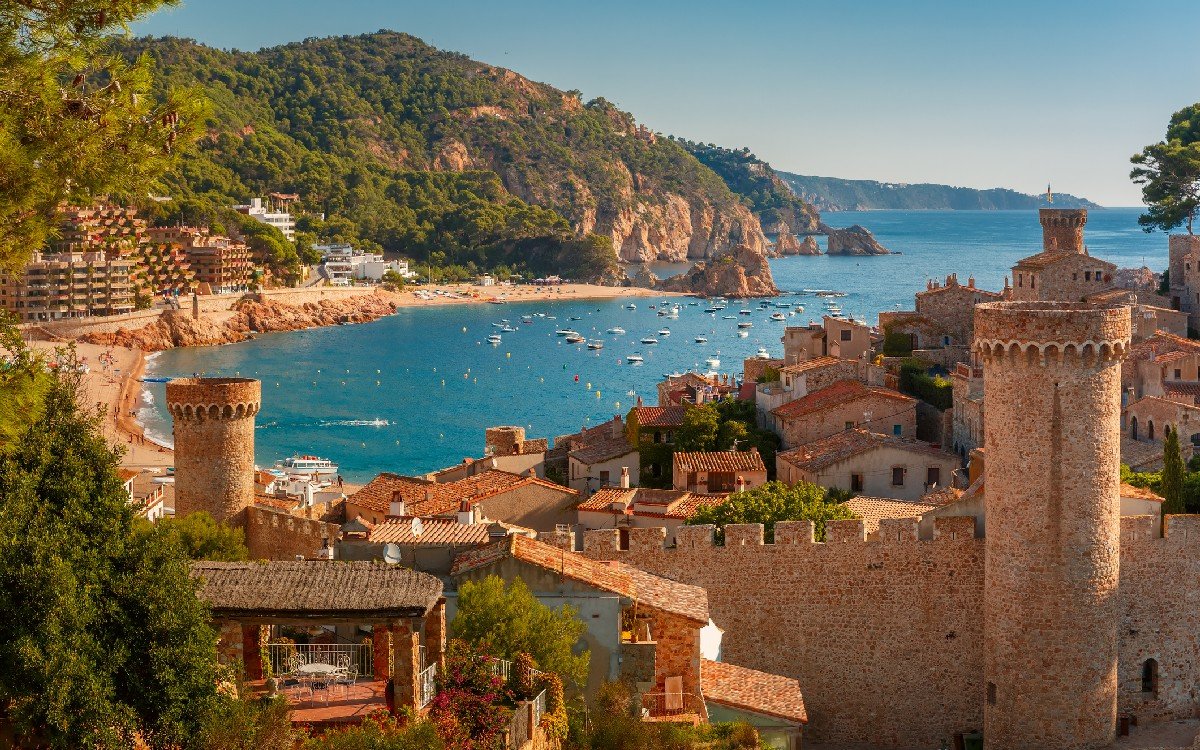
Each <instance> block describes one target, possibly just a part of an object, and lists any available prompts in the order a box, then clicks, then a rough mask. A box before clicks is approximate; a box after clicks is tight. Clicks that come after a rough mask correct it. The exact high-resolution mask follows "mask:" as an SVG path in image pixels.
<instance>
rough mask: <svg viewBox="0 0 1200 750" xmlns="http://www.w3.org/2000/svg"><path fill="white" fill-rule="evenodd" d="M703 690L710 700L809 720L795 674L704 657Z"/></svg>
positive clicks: (801, 721) (804, 721) (752, 710)
mask: <svg viewBox="0 0 1200 750" xmlns="http://www.w3.org/2000/svg"><path fill="white" fill-rule="evenodd" d="M700 690H701V692H702V693H703V694H704V700H705V701H706V702H709V703H716V704H719V705H722V706H728V707H729V708H735V709H739V710H742V711H749V712H751V713H756V714H761V715H763V716H771V717H774V718H776V719H783V720H785V721H792V722H797V723H800V724H807V723H808V713H807V712H806V711H805V709H804V695H803V694H801V692H800V683H799V682H798V681H796V680H794V679H792V678H791V677H784V676H782V675H777V674H769V673H767V672H759V671H758V670H756V669H747V668H746V667H739V666H737V665H734V664H727V663H725V662H722V661H712V660H710V659H703V660H701V662H700Z"/></svg>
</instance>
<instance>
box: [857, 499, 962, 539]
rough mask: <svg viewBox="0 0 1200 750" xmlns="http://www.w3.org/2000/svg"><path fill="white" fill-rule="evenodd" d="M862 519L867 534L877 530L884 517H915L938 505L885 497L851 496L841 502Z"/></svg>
mask: <svg viewBox="0 0 1200 750" xmlns="http://www.w3.org/2000/svg"><path fill="white" fill-rule="evenodd" d="M842 504H843V505H845V506H846V507H847V508H849V509H850V512H851V513H853V514H854V515H856V516H858V517H859V518H861V519H862V521H863V528H864V529H865V530H866V532H867V533H868V534H874V533H875V532H876V531H879V522H880V521H881V520H882V519H884V518H917V517H918V516H921V515H924V514H925V513H928V512H929V511H931V510H933V509H934V508H936V507H938V506H936V505H933V504H931V503H914V502H908V501H905V500H894V499H890V498H886V497H852V498H850V499H849V500H847V501H846V502H844V503H842Z"/></svg>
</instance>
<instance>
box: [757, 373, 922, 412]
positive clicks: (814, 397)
mask: <svg viewBox="0 0 1200 750" xmlns="http://www.w3.org/2000/svg"><path fill="white" fill-rule="evenodd" d="M872 396H874V397H879V398H886V399H891V400H892V401H895V402H896V403H897V404H916V402H917V400H916V399H915V398H912V397H911V396H905V395H904V394H903V393H900V392H899V391H893V390H891V389H890V388H880V387H878V386H872V385H866V384H864V383H862V382H860V381H858V380H839V381H837V382H836V383H834V384H832V385H829V386H826V387H824V388H821V389H820V390H816V391H813V392H812V393H809V394H808V395H806V396H803V397H801V398H798V399H796V400H795V401H789V402H788V403H786V404H784V405H783V406H779V407H776V408H775V409H773V410H772V411H771V413H772V414H774V415H775V416H777V417H779V418H781V419H799V418H800V417H804V416H807V415H809V414H815V413H817V412H820V411H824V410H826V409H831V408H833V407H836V406H842V405H845V404H849V403H852V402H854V401H857V400H859V399H863V398H868V397H872Z"/></svg>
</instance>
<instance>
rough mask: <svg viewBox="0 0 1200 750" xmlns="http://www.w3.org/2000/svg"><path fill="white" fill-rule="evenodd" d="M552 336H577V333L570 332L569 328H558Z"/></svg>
mask: <svg viewBox="0 0 1200 750" xmlns="http://www.w3.org/2000/svg"><path fill="white" fill-rule="evenodd" d="M554 335H555V336H572V335H574V336H578V335H579V332H578V331H575V330H572V329H570V328H559V329H558V330H557V331H555V332H554Z"/></svg>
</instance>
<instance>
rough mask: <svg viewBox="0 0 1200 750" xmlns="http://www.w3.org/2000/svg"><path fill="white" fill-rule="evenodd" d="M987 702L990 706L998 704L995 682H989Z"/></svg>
mask: <svg viewBox="0 0 1200 750" xmlns="http://www.w3.org/2000/svg"><path fill="white" fill-rule="evenodd" d="M987 702H988V705H989V706H994V705H996V683H994V682H989V683H988V684H987Z"/></svg>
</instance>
